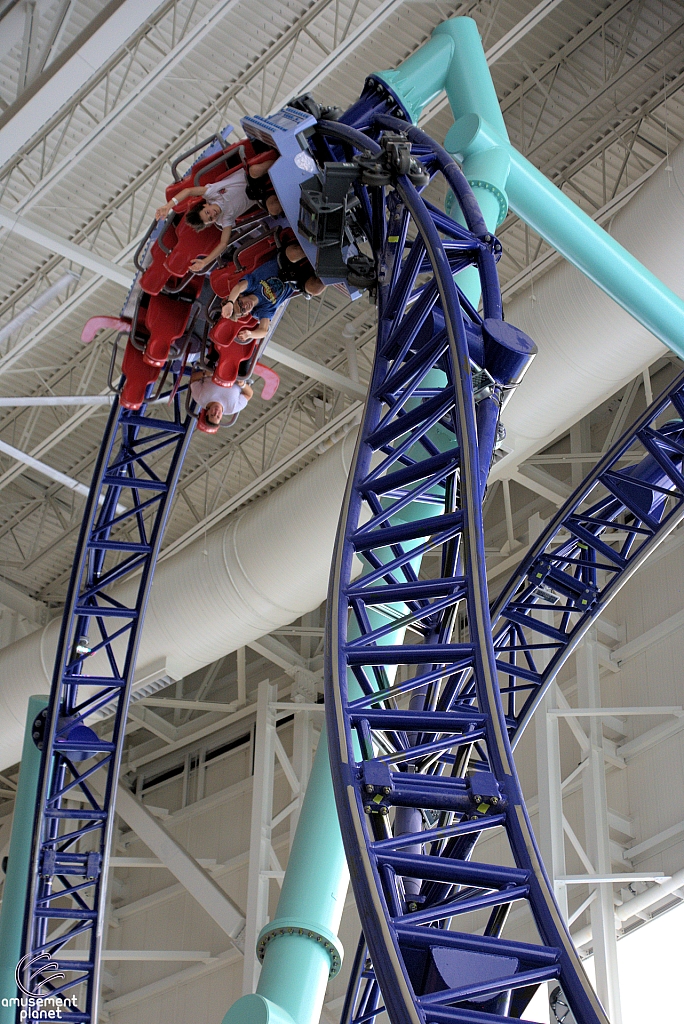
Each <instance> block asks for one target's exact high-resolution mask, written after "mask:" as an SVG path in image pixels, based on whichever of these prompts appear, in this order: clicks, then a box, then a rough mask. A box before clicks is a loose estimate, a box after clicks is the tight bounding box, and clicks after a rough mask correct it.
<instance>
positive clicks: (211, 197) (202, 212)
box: [155, 160, 282, 274]
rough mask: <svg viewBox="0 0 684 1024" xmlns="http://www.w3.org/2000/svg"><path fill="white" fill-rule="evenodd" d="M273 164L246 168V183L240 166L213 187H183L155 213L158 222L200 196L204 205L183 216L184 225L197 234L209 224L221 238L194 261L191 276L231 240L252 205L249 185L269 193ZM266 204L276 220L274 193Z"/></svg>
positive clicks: (206, 264) (277, 206) (212, 259)
mask: <svg viewBox="0 0 684 1024" xmlns="http://www.w3.org/2000/svg"><path fill="white" fill-rule="evenodd" d="M272 165H273V160H266V161H264V162H263V163H260V164H252V165H251V166H250V168H249V182H248V178H247V175H246V174H245V171H244V169H243V168H241V167H240V168H238V169H237V170H236V171H233V173H232V174H231V175H230V176H229V177H227V178H223V180H222V181H216V182H214V183H213V184H212V185H194V186H193V187H192V188H184V189H182V190H181V191H180V192H179V193H178V195H176V196H174V197H173V199H171V200H170V201H169V202H168V203H164V205H163V206H160V207H159V209H158V210H157V211H156V213H155V216H156V218H157V220H162V219H164V218H165V217H168V215H169V213H170V212H171V210H172V209H173V208H174V207H175V206H177V205H178V204H179V203H182V202H183V200H184V199H189V198H190V197H191V196H200V197H201V198H202V200H203V202H201V203H199V204H198V205H197V206H195V207H193V209H192V210H189V211H188V213H186V215H185V220H186V222H187V223H188V224H190V225H192V227H193V228H194V229H195V230H196V231H203V230H204V229H205V228H206V227H208V226H209V225H210V224H215V225H216V226H217V227H219V228H221V239H220V241H219V242H218V243H217V244H216V245H215V246H214V248H213V249H212V250H211V252H210V253H209V254H208V255H207V256H204V257H201V258H198V259H195V260H193V261H192V263H191V264H190V268H189V269H190V270H192V271H193V273H196V274H198V273H200V272H201V271H202V270H204V268H205V267H208V266H209V264H210V263H212V262H213V261H214V260H215V259H216V257H217V256H220V255H221V253H222V252H223V251H224V249H225V248H226V246H227V245H228V242H229V241H230V236H231V233H232V230H233V227H234V226H235V222H236V220H237V218H238V217H239V216H240V215H241V214H243V213H246V212H247V210H249V209H250V208H251V207H252V206H254V203H255V198H254V197H253V195H252V194H249V188H248V185H249V186H250V187H257V188H258V189H260V190H263V191H265V192H268V189H269V185H270V179H269V178H268V175H267V171H268V169H269V167H271V166H272ZM271 189H272V186H271ZM265 203H266V208H267V210H268V212H269V213H270V214H271V216H273V217H276V216H278V215H279V214H281V213H282V207H281V205H280V203H279V202H278V197H277V196H276V194H275V192H274V191H272V192H270V193H269V194H268V197H267V199H266V201H265Z"/></svg>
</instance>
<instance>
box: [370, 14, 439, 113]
mask: <svg viewBox="0 0 684 1024" xmlns="http://www.w3.org/2000/svg"><path fill="white" fill-rule="evenodd" d="M447 24H448V23H447ZM441 27H442V26H441V25H438V26H437V28H436V29H435V30H434V32H433V33H432V35H431V36H430V38H429V39H428V41H427V42H426V43H424V44H423V46H421V48H420V49H419V50H416V52H415V53H412V54H411V56H410V57H407V59H406V60H405V61H404V62H403V64H400V65H399V67H398V68H396V70H394V71H377V72H374V74H373V76H372V77H373V78H377V79H378V81H380V82H384V83H385V85H387V86H388V87H389V89H390V92H392V93H393V94H394V95H395V96H396V98H397V99H398V100H399V101H400V103H401V104H402V106H403V107H404V109H405V110H406V113H407V114H408V115H409V116H410V118H411V120H412V121H413V123H414V124H418V119H419V117H420V115H421V113H422V111H423V107H425V106H427V104H428V103H431V102H432V101H433V100H435V99H437V97H438V96H439V94H440V93H441V92H444V88H445V86H446V77H447V73H448V71H449V65H450V64H451V59H452V57H453V54H454V41H453V39H452V38H451V36H450V34H449V33H448V32H440V28H441Z"/></svg>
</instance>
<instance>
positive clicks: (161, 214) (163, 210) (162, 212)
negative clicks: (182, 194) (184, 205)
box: [154, 203, 173, 220]
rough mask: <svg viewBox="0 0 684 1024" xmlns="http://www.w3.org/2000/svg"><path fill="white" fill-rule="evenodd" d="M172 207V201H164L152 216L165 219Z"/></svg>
mask: <svg viewBox="0 0 684 1024" xmlns="http://www.w3.org/2000/svg"><path fill="white" fill-rule="evenodd" d="M172 209H173V203H164V205H163V206H160V207H159V209H158V210H157V211H156V212H155V214H154V216H155V217H156V219H157V220H166V218H167V217H168V215H169V213H170V212H171V210H172Z"/></svg>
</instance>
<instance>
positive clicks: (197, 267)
mask: <svg viewBox="0 0 684 1024" xmlns="http://www.w3.org/2000/svg"><path fill="white" fill-rule="evenodd" d="M207 263H208V260H202V259H197V260H193V261H192V263H191V264H190V270H192V272H193V273H194V274H199V272H200V271H201V270H204V268H205V267H206V265H207Z"/></svg>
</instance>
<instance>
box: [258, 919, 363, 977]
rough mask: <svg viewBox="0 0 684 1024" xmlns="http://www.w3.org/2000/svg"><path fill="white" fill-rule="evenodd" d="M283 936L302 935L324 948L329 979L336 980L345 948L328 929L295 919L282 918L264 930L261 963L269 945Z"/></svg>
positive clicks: (259, 943) (260, 952)
mask: <svg viewBox="0 0 684 1024" xmlns="http://www.w3.org/2000/svg"><path fill="white" fill-rule="evenodd" d="M281 935H282V936H287V935H302V936H304V938H306V939H311V941H312V942H315V943H317V944H318V945H319V946H322V947H323V949H324V950H325V951H326V953H327V954H328V956H329V957H330V974H329V975H328V977H330V978H334V977H335V976H336V975H337V974H339V972H340V969H341V967H342V960H343V958H344V948H343V946H342V943H341V942H340V940H339V939H338V937H337V936H336V935H335V934H334V933H333V932H331V931H329V930H328V929H327V928H323V927H322V926H319V927H317V928H312V927H311V926H310V925H308V924H306V923H305V922H303V921H297V920H295V919H294V918H281V919H280V920H276V921H272V922H271V923H270V924H267V925H266V927H265V928H263V929H262V931H261V933H260V935H259V938H258V939H257V949H256V951H257V957H258V958H259V962H260V963H263V960H264V956H265V955H266V947H267V946H268V944H269V943H270V942H273V940H274V939H277V938H279V936H281Z"/></svg>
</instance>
